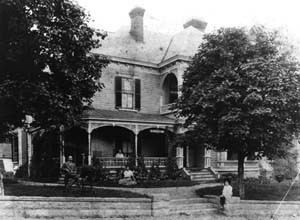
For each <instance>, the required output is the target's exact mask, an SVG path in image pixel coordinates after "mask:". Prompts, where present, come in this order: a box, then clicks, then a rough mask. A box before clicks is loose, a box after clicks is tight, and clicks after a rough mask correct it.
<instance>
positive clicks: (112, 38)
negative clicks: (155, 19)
mask: <svg viewBox="0 0 300 220" xmlns="http://www.w3.org/2000/svg"><path fill="white" fill-rule="evenodd" d="M134 10H137V11H138V12H139V13H141V14H139V15H138V16H140V17H138V18H136V20H132V22H136V21H139V22H140V23H139V22H138V23H134V25H138V26H131V29H132V28H133V27H134V28H138V30H140V32H139V31H137V30H136V29H134V30H135V31H136V33H137V34H140V35H142V37H141V39H142V40H136V38H135V37H134V36H133V35H132V33H131V34H130V31H131V29H130V27H123V28H121V29H119V30H118V31H116V32H114V33H109V34H108V37H107V38H105V39H104V40H103V41H102V47H100V48H98V49H94V50H93V51H92V52H93V53H99V54H103V55H107V56H110V57H114V58H122V59H127V60H132V61H141V62H146V63H149V64H155V65H159V64H160V63H162V62H164V61H166V60H168V59H170V58H172V57H175V56H184V57H191V56H193V55H194V54H195V53H196V52H197V49H198V47H199V46H200V44H201V42H202V37H203V34H204V30H205V27H206V25H207V23H206V22H205V21H203V20H199V19H191V20H189V21H188V22H186V23H185V24H184V29H183V30H182V31H180V32H179V33H177V34H175V35H170V34H166V33H165V32H162V31H159V30H160V29H159V26H157V27H156V28H155V29H156V31H153V30H149V29H146V28H145V27H147V25H143V22H142V21H141V20H143V13H144V9H142V8H135V9H133V10H132V11H134ZM134 12H135V11H134ZM145 22H147V21H146V20H145V21H144V23H145Z"/></svg>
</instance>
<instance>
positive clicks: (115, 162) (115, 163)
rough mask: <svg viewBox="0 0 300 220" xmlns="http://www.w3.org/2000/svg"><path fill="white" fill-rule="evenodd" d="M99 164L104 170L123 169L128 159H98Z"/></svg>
mask: <svg viewBox="0 0 300 220" xmlns="http://www.w3.org/2000/svg"><path fill="white" fill-rule="evenodd" d="M97 159H98V160H99V162H100V164H101V165H102V166H103V167H105V168H119V167H125V166H126V164H127V163H128V160H129V158H127V157H126V158H115V157H98V158H97Z"/></svg>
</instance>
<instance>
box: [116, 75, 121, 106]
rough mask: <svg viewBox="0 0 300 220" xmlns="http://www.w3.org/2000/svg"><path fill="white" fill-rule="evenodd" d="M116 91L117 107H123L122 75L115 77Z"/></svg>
mask: <svg viewBox="0 0 300 220" xmlns="http://www.w3.org/2000/svg"><path fill="white" fill-rule="evenodd" d="M115 93H116V98H115V102H116V108H121V107H122V78H121V77H120V76H116V78H115Z"/></svg>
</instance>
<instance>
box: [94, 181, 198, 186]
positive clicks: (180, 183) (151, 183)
mask: <svg viewBox="0 0 300 220" xmlns="http://www.w3.org/2000/svg"><path fill="white" fill-rule="evenodd" d="M97 185H99V186H107V187H122V188H123V187H125V188H161V187H182V186H194V185H198V183H196V182H192V181H190V180H148V181H144V182H139V183H138V184H136V185H132V186H124V185H120V184H118V183H117V182H108V181H106V182H101V183H97Z"/></svg>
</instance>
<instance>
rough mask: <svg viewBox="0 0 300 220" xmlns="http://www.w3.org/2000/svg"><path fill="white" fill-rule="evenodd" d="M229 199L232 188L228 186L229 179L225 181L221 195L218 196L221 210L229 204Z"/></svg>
mask: <svg viewBox="0 0 300 220" xmlns="http://www.w3.org/2000/svg"><path fill="white" fill-rule="evenodd" d="M231 197H232V186H230V181H229V179H225V180H224V187H223V191H222V195H221V196H220V205H221V209H222V210H224V205H225V204H228V203H229V202H230V200H231Z"/></svg>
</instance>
